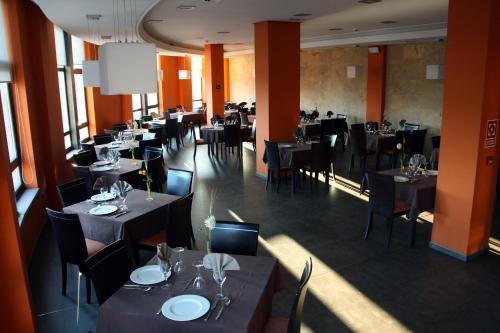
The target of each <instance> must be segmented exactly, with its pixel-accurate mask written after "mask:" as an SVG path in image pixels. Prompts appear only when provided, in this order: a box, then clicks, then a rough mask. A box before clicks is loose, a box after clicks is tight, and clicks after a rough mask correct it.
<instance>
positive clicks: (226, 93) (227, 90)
mask: <svg viewBox="0 0 500 333" xmlns="http://www.w3.org/2000/svg"><path fill="white" fill-rule="evenodd" d="M229 80H230V79H229V58H224V101H225V102H229V101H231V87H230V86H231V84H230V83H229V82H230V81H229Z"/></svg>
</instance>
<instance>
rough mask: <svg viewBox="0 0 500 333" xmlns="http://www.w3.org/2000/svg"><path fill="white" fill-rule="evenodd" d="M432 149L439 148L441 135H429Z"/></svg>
mask: <svg viewBox="0 0 500 333" xmlns="http://www.w3.org/2000/svg"><path fill="white" fill-rule="evenodd" d="M431 143H432V149H436V148H439V147H440V146H441V136H440V135H437V136H433V137H431Z"/></svg>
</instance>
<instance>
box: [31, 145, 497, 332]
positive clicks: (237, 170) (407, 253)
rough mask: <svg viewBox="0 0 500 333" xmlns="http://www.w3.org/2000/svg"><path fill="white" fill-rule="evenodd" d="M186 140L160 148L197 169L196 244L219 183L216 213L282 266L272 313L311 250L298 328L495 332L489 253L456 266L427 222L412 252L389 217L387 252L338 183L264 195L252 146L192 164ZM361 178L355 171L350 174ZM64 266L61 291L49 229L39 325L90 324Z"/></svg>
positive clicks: (37, 268) (280, 309) (37, 292)
mask: <svg viewBox="0 0 500 333" xmlns="http://www.w3.org/2000/svg"><path fill="white" fill-rule="evenodd" d="M185 141H188V140H185ZM186 145H187V147H185V148H183V149H181V151H180V152H177V151H176V150H173V151H172V150H171V151H170V152H168V153H167V154H166V155H167V162H168V165H169V166H171V167H178V168H185V169H192V170H194V171H195V172H196V176H195V177H196V178H195V185H194V190H195V196H194V204H193V214H192V215H193V224H194V225H195V233H196V234H197V239H198V240H199V243H203V242H202V240H203V237H202V235H201V234H200V232H199V231H198V230H197V229H198V228H197V225H198V224H199V223H200V221H202V220H203V219H204V218H205V217H206V215H207V214H208V205H209V199H210V198H209V195H208V193H209V190H210V189H212V188H217V189H218V197H217V204H216V212H215V215H216V217H217V218H218V219H233V220H234V219H235V217H236V216H237V217H238V218H241V219H242V220H244V221H248V222H256V223H260V224H261V236H262V242H261V246H260V249H259V251H260V254H261V255H270V254H272V255H275V256H277V257H278V258H279V259H280V261H282V262H283V263H284V266H285V269H284V271H285V274H284V280H285V281H284V282H285V284H284V285H285V288H284V289H283V290H281V291H280V292H279V293H277V294H276V296H275V299H274V309H273V313H274V314H276V315H283V316H288V312H289V310H290V306H291V301H292V299H293V292H294V288H295V287H296V283H297V279H296V277H297V274H299V273H300V271H301V269H302V266H303V263H304V261H305V259H306V257H307V256H308V255H311V256H312V257H313V260H314V274H313V278H312V279H311V283H310V286H311V288H310V293H309V294H308V297H307V300H306V306H305V310H304V318H303V323H304V329H303V331H304V332H309V331H314V332H405V331H413V332H498V331H500V317H499V316H498V313H499V311H500V288H498V284H499V282H500V265H499V264H500V257H498V256H497V255H494V254H490V253H489V254H487V255H485V256H483V257H481V258H479V259H478V260H476V261H473V262H471V263H468V264H464V263H462V262H459V261H457V260H455V259H452V258H450V257H447V256H445V255H442V254H440V253H437V252H435V251H433V250H431V249H430V248H429V247H428V245H427V243H428V241H429V239H430V231H431V225H430V224H429V223H421V224H419V225H418V226H417V242H416V247H415V248H413V249H410V248H408V247H407V246H406V236H407V226H406V225H405V224H404V223H402V222H397V223H396V224H395V229H394V235H393V242H392V247H391V248H390V249H385V248H384V230H385V229H384V223H382V221H379V220H376V221H375V222H376V223H375V226H374V229H373V232H372V234H371V235H370V239H369V240H368V241H363V239H362V235H363V230H364V227H365V222H366V214H367V203H366V201H365V200H363V199H362V197H360V196H359V195H357V194H356V193H353V192H351V193H349V192H346V191H344V190H343V189H346V188H347V187H344V186H342V185H339V183H337V185H336V186H332V187H331V188H330V191H329V192H328V193H326V191H325V190H324V189H323V188H321V187H320V188H319V189H318V190H315V191H313V192H311V191H310V190H309V186H308V185H309V184H307V186H305V187H304V188H302V189H299V191H298V192H297V193H296V194H295V195H293V196H292V195H290V187H289V185H283V186H282V187H281V188H280V193H279V194H276V193H275V192H267V193H266V192H265V190H264V183H263V182H262V181H261V180H259V179H257V178H256V176H255V155H254V154H253V152H252V151H250V150H245V153H244V159H243V162H240V161H238V160H237V159H235V158H233V157H229V158H228V161H224V160H211V159H208V158H207V155H206V151H205V148H204V147H203V148H201V149H200V150H199V152H198V156H197V160H196V161H197V163H196V164H195V163H193V159H192V147H190V146H189V145H188V144H187V143H186ZM257 158H261V156H258V157H257ZM344 167H345V165H344V162H343V161H342V156H340V158H339V163H338V166H337V168H338V169H339V173H340V174H341V175H343V176H345V174H343V172H342V170H343V169H345V168H344ZM359 178H360V174H359V173H358V174H354V175H353V177H352V179H353V180H354V181H359ZM377 222H380V223H377ZM72 272H73V273H70V275H69V276H70V281H69V285H68V297H63V296H61V294H60V271H59V258H58V255H57V249H56V245H55V240H54V237H53V234H52V232H51V230H50V228H49V227H47V228H46V230H45V231H44V233H43V235H42V237H41V238H40V240H39V244H38V247H37V250H36V253H35V255H34V257H33V261H32V264H31V267H30V278H31V288H32V295H33V300H34V306H35V313H36V314H37V324H38V328H39V331H40V332H42V333H43V332H54V333H55V332H87V331H91V330H94V329H95V320H96V316H97V305H96V304H95V303H94V304H92V305H87V304H85V301H83V302H82V307H81V313H80V324H79V325H78V326H76V323H75V315H76V297H75V295H76V269H74V270H73V271H72ZM82 289H85V287H84V286H82ZM81 295H82V296H83V295H85V294H84V290H82V294H81ZM94 302H95V298H94Z"/></svg>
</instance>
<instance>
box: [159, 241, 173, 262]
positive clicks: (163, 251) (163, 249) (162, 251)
mask: <svg viewBox="0 0 500 333" xmlns="http://www.w3.org/2000/svg"><path fill="white" fill-rule="evenodd" d="M171 254H172V252H171V251H170V248H169V247H168V245H167V243H160V244H158V245H156V255H157V256H158V259H160V260H163V261H168V260H169V259H170V255H171Z"/></svg>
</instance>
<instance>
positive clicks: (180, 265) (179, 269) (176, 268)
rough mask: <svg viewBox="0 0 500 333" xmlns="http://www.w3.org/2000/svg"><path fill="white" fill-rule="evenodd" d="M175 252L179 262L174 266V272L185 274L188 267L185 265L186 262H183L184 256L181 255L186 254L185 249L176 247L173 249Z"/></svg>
mask: <svg viewBox="0 0 500 333" xmlns="http://www.w3.org/2000/svg"><path fill="white" fill-rule="evenodd" d="M172 251H173V252H175V253H177V256H178V258H177V262H176V263H175V265H174V272H175V273H183V272H184V271H185V270H186V265H185V264H184V261H182V256H181V253H182V252H184V248H183V247H181V246H180V247H176V248H173V249H172Z"/></svg>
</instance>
